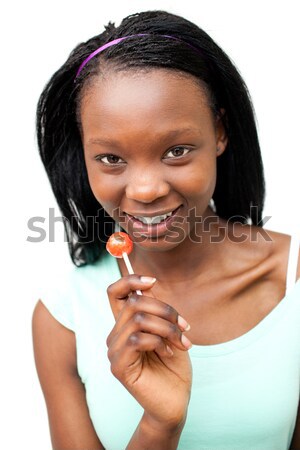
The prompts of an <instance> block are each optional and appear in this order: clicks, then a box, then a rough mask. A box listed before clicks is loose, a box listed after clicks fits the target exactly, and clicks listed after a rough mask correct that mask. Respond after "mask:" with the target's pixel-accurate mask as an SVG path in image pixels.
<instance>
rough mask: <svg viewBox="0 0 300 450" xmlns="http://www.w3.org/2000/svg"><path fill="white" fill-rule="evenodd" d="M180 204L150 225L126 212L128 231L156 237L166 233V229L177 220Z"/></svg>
mask: <svg viewBox="0 0 300 450" xmlns="http://www.w3.org/2000/svg"><path fill="white" fill-rule="evenodd" d="M179 209H180V206H178V208H176V209H175V210H174V211H173V212H172V214H171V216H169V217H167V218H166V219H165V220H163V221H162V222H159V223H155V224H152V225H147V224H145V223H143V222H142V221H140V220H139V219H136V218H135V217H133V216H131V215H129V214H126V218H127V219H128V228H129V230H130V232H132V233H135V232H137V233H138V234H139V235H143V236H147V237H158V236H161V235H164V234H166V232H167V231H169V230H170V227H171V225H172V223H173V222H176V220H177V221H178V218H179V217H180V216H179V215H178V212H179Z"/></svg>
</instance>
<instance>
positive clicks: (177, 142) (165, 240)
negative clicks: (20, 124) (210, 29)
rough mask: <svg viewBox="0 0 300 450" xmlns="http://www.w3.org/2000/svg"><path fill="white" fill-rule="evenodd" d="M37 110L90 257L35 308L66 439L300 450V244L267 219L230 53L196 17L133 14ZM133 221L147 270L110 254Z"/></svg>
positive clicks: (64, 71)
mask: <svg viewBox="0 0 300 450" xmlns="http://www.w3.org/2000/svg"><path fill="white" fill-rule="evenodd" d="M37 119H38V142H39V149H40V155H41V158H42V161H43V163H44V165H45V169H46V171H47V174H48V176H49V179H50V182H51V185H52V188H53V191H54V194H55V195H56V198H57V201H58V204H59V206H60V208H61V211H62V213H63V215H64V216H65V218H66V221H65V226H66V231H67V234H68V236H69V249H70V255H71V258H72V260H73V262H74V264H75V265H76V266H78V267H75V268H74V271H73V272H72V274H71V276H70V278H69V279H68V280H64V282H63V284H62V285H56V286H54V287H53V290H52V291H49V293H48V294H47V295H46V297H45V298H43V299H41V301H39V302H38V304H37V306H36V308H35V311H34V315H33V336H34V349H35V357H36V365H37V371H38V374H39V377H40V381H41V386H42V389H43V392H44V395H45V400H46V403H47V409H48V414H49V422H50V429H51V438H52V442H53V446H54V448H59V449H69V450H71V449H72V450H76V449H77V450H82V449H84V448H90V449H104V448H105V449H106V450H116V449H118V450H119V449H121V448H126V449H128V450H133V449H138V450H143V449H146V448H155V449H156V450H166V449H168V450H172V449H176V448H178V449H184V450H201V449H203V450H204V449H207V448H209V449H211V450H221V449H222V450H225V449H228V450H229V449H230V450H232V449H233V448H234V449H235V450H239V449H240V450H247V449H248V450H252V449H254V448H255V449H259V450H270V449H282V450H284V449H285V450H288V449H289V448H290V445H291V442H292V439H293V444H292V448H293V449H294V450H296V449H299V448H300V443H299V430H298V428H299V427H298V426H295V424H296V417H297V408H298V402H299V371H300V345H299V342H300V326H299V317H300V301H299V297H300V290H299V288H300V284H299V282H296V280H297V279H298V278H299V277H300V266H299V267H298V270H297V261H298V253H299V239H298V238H297V236H293V237H291V236H288V235H286V234H280V233H276V232H273V231H271V230H265V229H263V227H262V222H261V219H262V210H263V204H264V195H265V187H264V174H263V166H262V159H261V154H260V148H259V142H258V138H257V130H256V126H255V120H254V113H253V109H252V105H251V100H250V97H249V94H248V91H247V88H246V86H245V84H244V82H243V80H242V79H241V77H240V75H239V73H238V71H237V69H236V68H235V67H234V65H233V64H232V63H231V61H230V59H229V58H228V57H227V55H225V54H224V52H223V51H222V50H221V49H220V48H219V47H218V46H217V45H216V43H215V42H214V41H213V40H212V39H211V38H210V37H209V36H208V35H207V34H206V33H205V32H204V31H203V30H201V29H200V28H199V27H198V26H196V25H195V24H193V23H191V22H189V21H187V20H185V19H183V18H181V17H179V16H176V15H172V14H169V13H167V12H164V11H149V12H144V13H140V14H135V15H132V16H129V17H127V18H125V19H124V20H123V21H122V23H121V25H120V26H119V27H117V28H115V27H114V25H112V24H109V25H108V26H107V27H106V30H105V31H104V32H103V33H102V34H100V35H98V36H95V37H93V38H91V39H90V40H89V41H88V42H86V43H83V44H80V45H79V46H78V47H76V48H75V50H74V51H73V52H72V53H71V55H70V57H69V58H68V60H67V61H66V63H65V64H64V65H63V66H62V67H61V68H60V69H59V70H58V71H57V72H56V73H55V74H54V75H53V77H52V78H51V80H50V81H49V83H48V85H47V86H46V88H45V90H44V91H43V93H42V95H41V98H40V102H39V106H38V115H37ZM90 219H92V221H91V220H90ZM115 228H122V229H123V230H124V231H125V232H126V233H128V235H129V236H130V237H131V239H132V241H133V242H134V245H133V249H132V251H131V253H130V258H131V261H132V264H133V267H134V269H135V272H136V273H137V274H138V275H128V274H127V273H126V267H125V265H124V262H123V261H122V260H118V261H117V260H115V259H114V258H113V257H112V256H111V255H109V254H108V253H105V252H104V249H105V245H106V242H107V240H108V238H109V236H110V235H111V234H112V233H113V231H114V230H115ZM141 293H142V295H140V294H141ZM297 433H298V434H297Z"/></svg>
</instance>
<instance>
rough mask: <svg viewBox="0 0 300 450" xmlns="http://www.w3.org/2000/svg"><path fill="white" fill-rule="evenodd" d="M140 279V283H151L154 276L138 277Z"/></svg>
mask: <svg viewBox="0 0 300 450" xmlns="http://www.w3.org/2000/svg"><path fill="white" fill-rule="evenodd" d="M140 280H141V282H142V283H145V284H153V283H155V281H156V278H153V277H140Z"/></svg>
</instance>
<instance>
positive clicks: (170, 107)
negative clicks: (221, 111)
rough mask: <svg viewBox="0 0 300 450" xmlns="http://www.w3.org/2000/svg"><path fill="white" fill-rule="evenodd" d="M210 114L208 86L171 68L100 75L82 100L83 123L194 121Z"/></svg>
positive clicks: (105, 124)
mask: <svg viewBox="0 0 300 450" xmlns="http://www.w3.org/2000/svg"><path fill="white" fill-rule="evenodd" d="M204 116H209V118H211V109H210V107H209V101H208V97H207V94H206V92H205V89H204V88H202V87H201V85H200V83H198V82H197V81H195V79H194V77H192V76H189V75H181V74H180V73H179V74H177V73H176V72H175V73H174V72H171V71H169V70H153V71H150V72H147V73H143V72H137V73H136V72H134V73H131V72H128V71H126V72H117V73H112V74H110V76H105V77H99V78H98V79H97V80H95V82H94V83H93V84H92V85H90V87H89V88H88V89H87V90H86V93H85V95H84V96H83V99H82V102H81V123H82V125H83V126H85V125H87V124H99V123H100V122H101V124H102V126H103V127H108V126H109V125H111V126H113V124H114V123H115V124H118V126H120V125H123V124H126V123H127V124H128V123H135V124H138V123H139V122H143V123H144V124H147V122H149V123H156V122H157V123H160V122H168V121H169V122H171V123H172V122H178V123H182V122H184V123H187V124H186V125H185V126H188V127H193V122H194V121H196V122H198V120H199V118H201V117H202V118H204Z"/></svg>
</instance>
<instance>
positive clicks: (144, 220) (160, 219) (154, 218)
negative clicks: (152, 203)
mask: <svg viewBox="0 0 300 450" xmlns="http://www.w3.org/2000/svg"><path fill="white" fill-rule="evenodd" d="M172 214H173V211H170V212H168V213H166V214H161V215H159V216H151V217H146V216H133V215H132V216H131V217H133V218H134V219H136V220H139V221H140V222H142V223H144V224H145V225H154V224H156V223H160V222H163V221H164V220H166V219H167V218H168V217H170V216H171V215H172ZM129 215H130V214H129Z"/></svg>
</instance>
